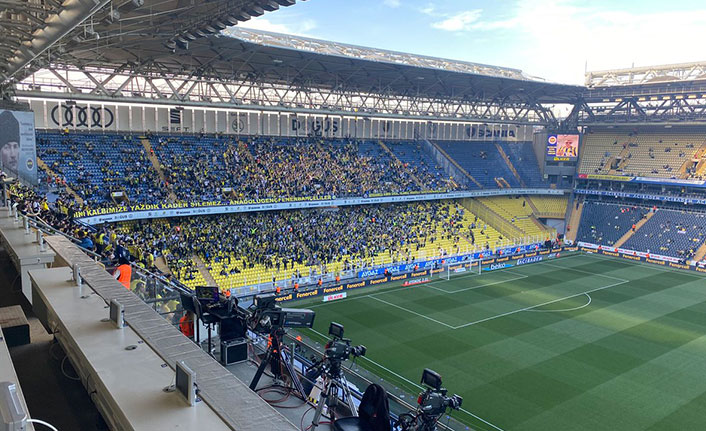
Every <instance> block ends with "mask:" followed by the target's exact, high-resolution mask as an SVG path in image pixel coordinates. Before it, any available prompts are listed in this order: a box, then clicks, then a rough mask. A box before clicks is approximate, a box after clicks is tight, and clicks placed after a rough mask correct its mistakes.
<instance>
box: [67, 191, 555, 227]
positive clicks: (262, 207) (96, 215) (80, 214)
mask: <svg viewBox="0 0 706 431" xmlns="http://www.w3.org/2000/svg"><path fill="white" fill-rule="evenodd" d="M527 194H530V195H563V194H564V191H563V190H554V189H502V190H500V189H499V190H474V191H462V192H439V193H417V194H401V195H400V194H395V195H380V196H372V197H370V196H369V197H353V198H335V197H331V196H326V197H320V196H317V197H313V196H309V197H299V198H270V199H260V200H255V199H248V200H242V201H210V202H184V203H160V204H151V205H148V204H140V205H131V206H127V207H108V208H99V209H94V210H88V211H77V212H76V213H75V214H74V218H75V219H76V220H79V221H81V222H83V223H86V224H89V225H97V224H102V223H112V222H116V221H125V220H140V219H153V218H165V217H184V216H193V215H214V214H231V213H242V212H253V211H275V210H289V209H306V208H322V207H332V206H351V205H368V204H385V203H401V202H418V201H429V200H441V199H462V198H473V197H484V196H500V195H527Z"/></svg>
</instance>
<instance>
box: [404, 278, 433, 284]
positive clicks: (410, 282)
mask: <svg viewBox="0 0 706 431" xmlns="http://www.w3.org/2000/svg"><path fill="white" fill-rule="evenodd" d="M429 281H430V280H429V278H427V277H424V278H417V279H415V280H409V281H405V282H404V283H403V284H402V285H403V286H414V285H417V284H423V283H429Z"/></svg>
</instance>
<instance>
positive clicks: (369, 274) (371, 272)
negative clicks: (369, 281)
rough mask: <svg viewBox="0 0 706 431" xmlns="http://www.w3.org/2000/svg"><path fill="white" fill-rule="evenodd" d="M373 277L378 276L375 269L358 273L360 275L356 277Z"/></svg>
mask: <svg viewBox="0 0 706 431" xmlns="http://www.w3.org/2000/svg"><path fill="white" fill-rule="evenodd" d="M373 275H378V271H377V270H376V269H369V270H367V271H360V274H359V275H358V276H359V277H360V278H365V277H372V276H373Z"/></svg>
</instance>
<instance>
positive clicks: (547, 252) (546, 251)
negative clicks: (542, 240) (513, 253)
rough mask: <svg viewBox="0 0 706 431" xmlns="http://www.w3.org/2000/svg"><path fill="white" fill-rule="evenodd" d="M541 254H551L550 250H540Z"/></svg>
mask: <svg viewBox="0 0 706 431" xmlns="http://www.w3.org/2000/svg"><path fill="white" fill-rule="evenodd" d="M539 254H549V250H544V251H540V252H539Z"/></svg>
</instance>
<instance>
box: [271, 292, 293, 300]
mask: <svg viewBox="0 0 706 431" xmlns="http://www.w3.org/2000/svg"><path fill="white" fill-rule="evenodd" d="M292 299H294V295H292V294H291V293H288V294H286V295H284V296H278V297H276V298H275V301H291V300H292Z"/></svg>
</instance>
